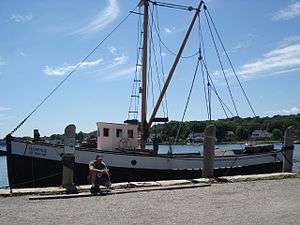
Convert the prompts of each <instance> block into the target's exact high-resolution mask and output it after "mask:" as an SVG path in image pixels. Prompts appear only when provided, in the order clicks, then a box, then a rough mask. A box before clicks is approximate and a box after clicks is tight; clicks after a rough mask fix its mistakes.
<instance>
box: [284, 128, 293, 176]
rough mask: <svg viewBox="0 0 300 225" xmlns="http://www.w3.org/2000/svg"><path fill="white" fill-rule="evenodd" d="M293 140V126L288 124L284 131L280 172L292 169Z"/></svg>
mask: <svg viewBox="0 0 300 225" xmlns="http://www.w3.org/2000/svg"><path fill="white" fill-rule="evenodd" d="M294 140H295V127H293V126H289V127H288V128H287V129H286V130H285V132H284V143H283V148H282V154H283V165H282V172H291V171H292V169H293V152H294Z"/></svg>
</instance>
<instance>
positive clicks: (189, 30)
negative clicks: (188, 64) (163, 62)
mask: <svg viewBox="0 0 300 225" xmlns="http://www.w3.org/2000/svg"><path fill="white" fill-rule="evenodd" d="M203 3H204V2H203V1H200V3H199V5H198V8H197V9H196V12H195V13H194V16H193V19H192V21H191V24H190V26H189V28H188V30H187V32H186V34H185V37H184V39H183V41H182V44H181V46H180V49H179V51H178V53H177V55H176V57H175V59H174V62H173V65H172V67H171V69H170V71H169V74H168V76H167V79H166V81H165V83H164V86H163V88H162V90H161V93H160V95H159V97H158V99H157V102H156V104H155V107H154V109H153V112H152V114H151V117H150V119H149V123H148V125H147V129H150V127H151V125H152V123H153V121H154V119H155V116H156V113H157V111H158V109H159V106H160V104H161V102H162V99H163V97H164V95H165V93H166V91H167V88H168V86H169V83H170V81H171V79H172V76H173V74H174V72H175V69H176V66H177V64H178V62H179V59H180V57H181V55H182V52H183V50H184V48H185V45H186V43H187V41H188V38H189V36H190V34H191V31H192V28H193V26H194V24H195V21H196V19H197V16H198V14H199V12H200V9H201V6H202V4H203Z"/></svg>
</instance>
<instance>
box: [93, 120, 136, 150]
mask: <svg viewBox="0 0 300 225" xmlns="http://www.w3.org/2000/svg"><path fill="white" fill-rule="evenodd" d="M138 140H139V132H138V125H136V124H127V123H105V122H98V123H97V148H98V149H100V150H115V149H137V148H139V141H138Z"/></svg>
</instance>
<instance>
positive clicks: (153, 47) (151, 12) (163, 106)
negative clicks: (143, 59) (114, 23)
mask: <svg viewBox="0 0 300 225" xmlns="http://www.w3.org/2000/svg"><path fill="white" fill-rule="evenodd" d="M153 7H154V5H153ZM150 14H151V19H152V23H151V25H152V26H151V29H150V43H152V45H151V44H150V46H152V51H153V55H154V65H155V71H156V78H157V84H158V88H159V91H160V92H161V79H160V76H159V70H158V63H157V57H156V50H155V48H156V46H155V43H154V41H153V21H154V17H153V14H154V10H153V11H151V10H150ZM163 100H165V98H164V99H163ZM162 110H163V114H164V117H166V112H165V111H166V110H165V102H164V101H163V102H162Z"/></svg>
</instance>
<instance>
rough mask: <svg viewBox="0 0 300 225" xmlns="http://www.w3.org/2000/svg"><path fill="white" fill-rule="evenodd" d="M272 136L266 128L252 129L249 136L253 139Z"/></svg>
mask: <svg viewBox="0 0 300 225" xmlns="http://www.w3.org/2000/svg"><path fill="white" fill-rule="evenodd" d="M271 136H272V134H271V133H269V132H268V131H267V130H254V131H253V132H252V134H251V138H253V139H264V138H270V137H271Z"/></svg>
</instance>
